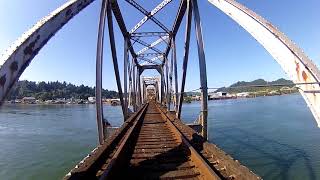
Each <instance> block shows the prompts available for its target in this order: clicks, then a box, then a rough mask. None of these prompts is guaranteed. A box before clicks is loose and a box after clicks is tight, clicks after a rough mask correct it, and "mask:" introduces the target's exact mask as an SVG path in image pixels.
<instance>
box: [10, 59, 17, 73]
mask: <svg viewBox="0 0 320 180" xmlns="http://www.w3.org/2000/svg"><path fill="white" fill-rule="evenodd" d="M10 70H11V71H12V72H15V71H17V70H18V62H17V61H13V62H12V63H11V65H10Z"/></svg>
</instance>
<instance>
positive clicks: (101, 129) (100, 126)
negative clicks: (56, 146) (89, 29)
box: [95, 0, 108, 144]
mask: <svg viewBox="0 0 320 180" xmlns="http://www.w3.org/2000/svg"><path fill="white" fill-rule="evenodd" d="M107 6H108V0H103V1H102V7H101V12H100V20H99V29H98V42H97V54H96V92H95V93H96V115H97V126H98V140H99V144H103V141H104V139H105V138H104V123H103V121H104V120H103V104H102V63H103V38H104V28H105V24H106V23H105V22H106V14H107Z"/></svg>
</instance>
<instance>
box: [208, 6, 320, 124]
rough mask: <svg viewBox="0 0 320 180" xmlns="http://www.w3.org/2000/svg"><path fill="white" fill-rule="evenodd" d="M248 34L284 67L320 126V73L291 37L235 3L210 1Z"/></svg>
mask: <svg viewBox="0 0 320 180" xmlns="http://www.w3.org/2000/svg"><path fill="white" fill-rule="evenodd" d="M208 1H209V2H210V3H211V4H213V5H214V6H215V7H217V8H218V9H220V10H221V11H222V12H223V13H225V14H226V15H228V16H229V17H230V18H232V19H233V20H234V21H235V22H237V23H238V24H239V25H240V26H242V27H243V28H244V29H245V30H246V31H248V32H249V33H250V34H251V35H252V36H253V37H254V38H255V39H256V40H257V41H258V42H259V43H260V44H261V45H262V46H263V47H264V48H265V49H266V50H267V51H268V52H269V53H270V54H271V56H272V57H273V58H274V59H275V60H276V61H277V62H278V63H279V64H280V66H281V67H282V69H283V70H284V71H285V72H286V74H287V75H288V76H289V77H290V78H291V80H293V82H294V83H301V84H300V85H299V91H300V93H301V95H302V96H303V98H304V100H305V101H306V103H307V105H308V106H309V108H310V110H311V112H312V114H313V116H314V117H315V119H316V121H317V123H318V126H320V94H319V93H320V86H319V80H320V71H319V69H318V68H317V67H316V65H315V64H314V63H313V62H312V61H311V60H310V59H309V58H308V57H307V56H306V55H305V54H304V53H303V52H302V50H301V49H299V48H298V47H297V46H296V45H295V44H294V43H293V42H292V41H291V40H290V39H289V38H288V37H286V36H285V35H284V34H283V33H282V32H280V31H279V30H278V29H277V28H276V27H274V26H273V25H272V24H271V23H270V22H268V21H267V20H265V19H263V18H262V17H261V16H259V15H258V14H256V13H255V12H253V11H252V10H250V9H248V8H247V7H245V6H243V5H242V4H240V3H238V2H236V1H234V0H208Z"/></svg>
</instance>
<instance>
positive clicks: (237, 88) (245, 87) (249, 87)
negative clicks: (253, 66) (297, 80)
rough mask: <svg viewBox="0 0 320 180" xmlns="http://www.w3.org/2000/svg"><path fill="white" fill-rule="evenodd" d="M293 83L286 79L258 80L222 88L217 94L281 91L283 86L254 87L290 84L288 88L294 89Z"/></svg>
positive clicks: (240, 82)
mask: <svg viewBox="0 0 320 180" xmlns="http://www.w3.org/2000/svg"><path fill="white" fill-rule="evenodd" d="M292 83H293V82H292V81H290V80H287V79H284V78H280V79H278V80H275V81H270V82H268V81H266V80H264V79H256V80H254V81H250V82H247V81H238V82H236V83H234V84H232V85H230V86H229V87H221V88H219V89H217V90H216V91H215V92H221V91H222V92H228V93H239V92H257V91H266V90H268V91H273V90H280V89H281V88H282V87H283V86H269V87H253V86H257V85H258V86H259V85H262V86H264V85H279V84H288V85H287V87H290V88H291V87H293V85H291V84H292Z"/></svg>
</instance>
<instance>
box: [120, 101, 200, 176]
mask: <svg viewBox="0 0 320 180" xmlns="http://www.w3.org/2000/svg"><path fill="white" fill-rule="evenodd" d="M167 123H168V122H167V121H166V120H164V119H163V118H162V117H161V114H160V112H159V110H158V109H157V108H156V107H155V104H153V103H152V104H150V105H149V106H148V109H147V111H146V114H145V116H144V119H143V122H142V127H141V129H140V132H139V135H138V136H137V142H136V143H135V147H134V152H133V154H132V156H131V160H130V164H129V166H128V168H127V169H126V170H127V173H124V174H125V175H126V176H127V177H134V178H136V179H146V178H147V179H156V178H159V177H160V178H179V179H184V178H196V179H198V178H199V177H200V172H199V169H198V167H197V166H196V164H195V163H194V162H192V160H191V158H190V153H188V151H187V150H188V148H187V147H185V145H184V144H183V143H182V142H181V141H180V140H179V139H178V138H177V137H176V136H175V134H174V132H172V130H171V129H170V127H169V126H168V124H167Z"/></svg>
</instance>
